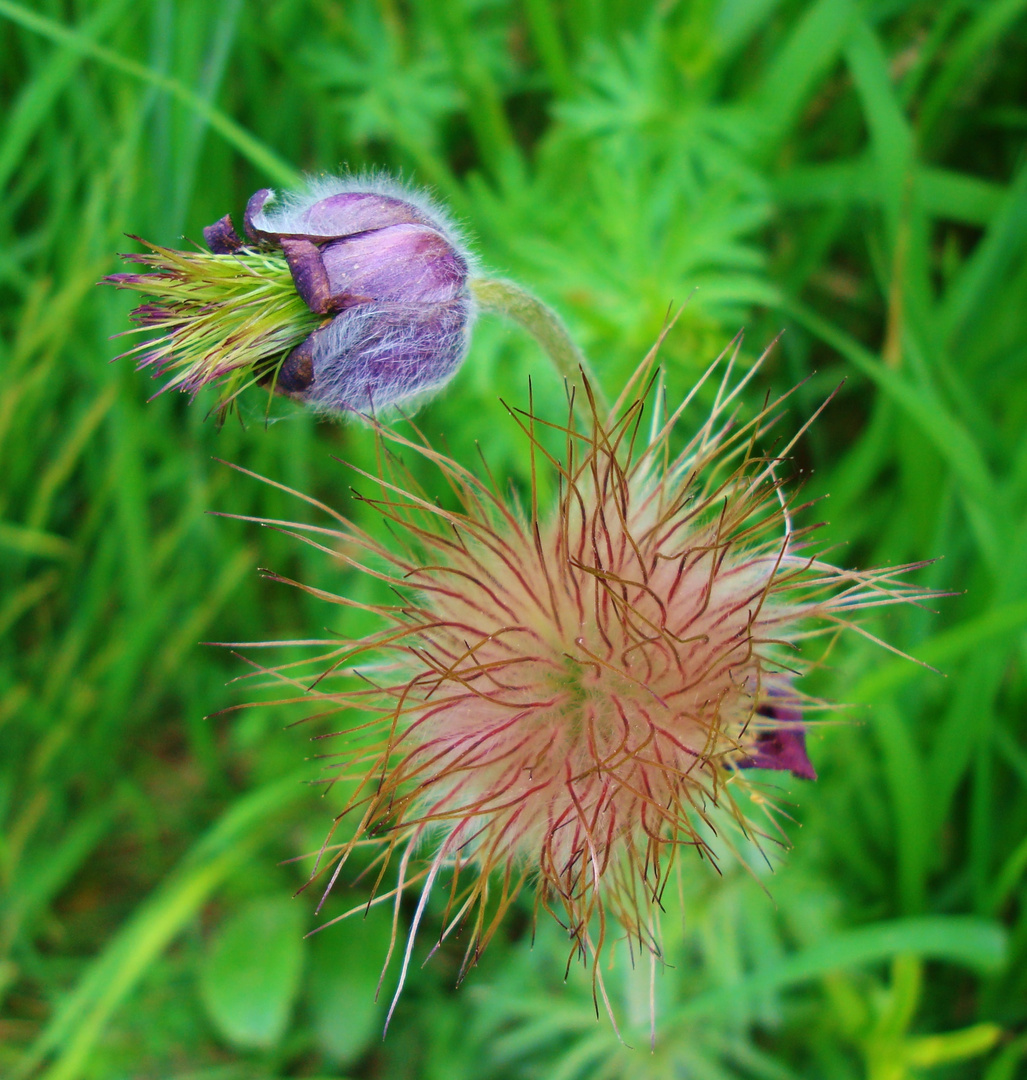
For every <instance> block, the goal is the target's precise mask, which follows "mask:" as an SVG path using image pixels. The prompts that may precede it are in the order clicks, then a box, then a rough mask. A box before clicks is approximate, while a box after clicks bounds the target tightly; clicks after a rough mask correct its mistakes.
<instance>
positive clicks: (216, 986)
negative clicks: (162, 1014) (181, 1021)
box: [200, 896, 306, 1050]
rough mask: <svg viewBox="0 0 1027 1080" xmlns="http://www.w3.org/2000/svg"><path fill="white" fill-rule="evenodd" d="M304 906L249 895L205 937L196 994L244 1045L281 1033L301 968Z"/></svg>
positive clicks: (262, 1043) (269, 1041) (271, 1040)
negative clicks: (198, 990) (204, 948)
mask: <svg viewBox="0 0 1027 1080" xmlns="http://www.w3.org/2000/svg"><path fill="white" fill-rule="evenodd" d="M305 919H306V909H305V907H304V906H303V903H302V902H301V901H300V900H297V899H295V898H293V897H290V896H267V897H260V898H259V899H256V900H251V901H249V902H248V903H246V904H245V905H244V906H243V907H242V908H241V909H240V910H238V911H235V912H233V913H232V914H231V915H230V916H229V917H228V918H227V919H226V920H225V922H224V923H222V925H221V926H220V927H219V928H218V930H217V933H216V934H215V935H214V937H213V939H212V940H211V941H210V943H209V945H208V949H207V955H206V957H205V958H204V962H203V966H202V969H201V972H200V996H201V997H202V999H203V1004H204V1005H205V1006H206V1008H207V1014H208V1015H209V1016H210V1018H211V1020H213V1022H214V1025H215V1027H216V1028H217V1029H218V1031H219V1032H220V1033H221V1034H222V1035H223V1036H224V1037H225V1038H226V1039H227V1040H228V1041H229V1042H231V1043H234V1044H235V1045H236V1046H239V1047H242V1048H243V1049H247V1050H258V1049H267V1048H269V1047H272V1046H274V1045H276V1044H277V1043H278V1041H279V1040H280V1039H281V1038H282V1036H283V1035H284V1034H285V1029H286V1027H287V1026H288V1023H289V1017H290V1014H291V1012H292V1006H293V1002H294V1001H295V999H296V994H297V992H298V990H299V986H300V976H301V975H302V972H303V954H304V951H305V949H304V941H303V929H304V921H305Z"/></svg>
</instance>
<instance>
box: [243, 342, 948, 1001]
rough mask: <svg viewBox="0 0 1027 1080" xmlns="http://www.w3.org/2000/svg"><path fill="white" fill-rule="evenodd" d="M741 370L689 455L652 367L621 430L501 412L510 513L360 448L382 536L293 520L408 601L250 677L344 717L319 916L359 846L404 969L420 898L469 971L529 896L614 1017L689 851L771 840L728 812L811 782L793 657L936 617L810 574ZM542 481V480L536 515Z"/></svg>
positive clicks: (773, 415)
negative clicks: (845, 633) (767, 780)
mask: <svg viewBox="0 0 1027 1080" xmlns="http://www.w3.org/2000/svg"><path fill="white" fill-rule="evenodd" d="M735 347H736V348H737V342H736V343H735ZM734 357H735V352H734V351H732V352H731V353H730V356H729V358H728V359H727V360H724V359H723V358H722V359H721V361H720V362H721V363H722V364H723V367H724V368H725V373H724V375H723V379H722V381H721V383H720V386H719V390H718V391H717V394H716V400H715V403H714V405H713V408H712V411H711V412H710V414H709V416H708V417H707V419H706V420H705V422H704V423H703V424H702V426H701V427H700V428H699V430H698V432H697V433H696V434H694V435H693V436H692V437H691V438H690V439H688V440H687V441H686V442H685V444H684V446H683V447H681V446H680V444H681V442H682V441H684V440H682V437H681V428H682V426H683V425H682V417H683V414H684V411H685V409H686V407H687V406H688V405H689V404H690V403H691V401H692V400H693V399H694V396H695V394H696V392H697V391H698V387H697V388H696V390H694V391H693V392H692V393H691V394H690V395H689V397H688V398H687V399H686V400H685V401H684V402H683V403H682V404H681V405H680V406H678V407H677V408H675V409H673V410H672V411H670V412H669V414H668V413H667V411H666V409H665V408H664V405H663V400H662V394H661V391H660V389H659V380H656V385H655V386H654V384H653V383H652V382H649V383H648V386H647V384H646V379H647V378H648V376H647V374H646V372H647V371H648V369H649V364H648V363H647V364H646V365H643V367H642V368H640V369H639V371H638V372H636V375H635V377H634V378H633V379H632V380H631V382H630V383H629V385H628V387H627V388H626V389H625V391H624V392H623V393H622V395H621V397H620V400H619V401H618V402H617V404H616V406H615V407H614V410H613V412H612V415H611V417H610V418H606V417H605V416H601V415H598V414H597V411H596V410H595V408H594V407H593V408H592V409H591V413H590V416H591V419H590V421H589V422H586V423H585V424H582V423H580V422H579V421H577V420H576V419H575V410H574V409H573V408H572V409H571V410H570V416H569V417H568V418H567V419H566V420H565V421H559V422H558V421H554V420H553V419H547V418H544V417H542V416H540V415H537V414H536V412H535V411H534V409H533V408H531V407H529V408H528V409H527V410H521V409H510V410H509V411H510V415H511V416H512V418H513V420H514V422H515V423H516V424H517V425H518V427H519V428H520V431H521V434H522V436H523V438H524V440H525V452H526V454H527V455H528V456H529V457H530V463H531V475H532V487H531V491H530V494H529V501H528V503H527V505H525V506H523V507H522V506H521V505H520V503H519V502H518V501H517V499H516V498H515V497H514V496H512V495H511V493H510V491H509V488H508V487H507V486H506V485H503V484H498V483H496V482H494V481H493V480H492V478H491V477H490V476H488V474H487V473H486V475H485V476H484V477H482V476H480V475H478V474H476V473H475V472H473V471H471V470H469V469H467V468H464V467H463V466H461V465H459V464H458V463H456V462H455V461H452V460H450V459H449V458H448V457H446V456H445V455H444V454H442V453H440V452H439V451H438V450H436V449H434V448H433V447H432V446H431V445H430V444H429V443H428V442H427V440H424V439H422V438H420V437H419V436H418V435H417V434H416V433H415V435H413V436H410V437H405V436H403V435H402V434H400V433H399V432H398V431H396V430H393V429H390V428H387V427H384V426H381V425H376V426H375V432H376V435H377V437H378V439H379V443H380V455H379V460H380V474H379V475H378V476H377V477H375V476H372V475H370V474H364V473H360V476H361V477H362V479H363V480H364V481H367V482H370V483H372V484H374V485H376V487H377V494H370V493H368V494H360V495H357V496H356V497H357V498H358V499H360V500H361V501H362V502H364V503H366V504H368V506H370V507H371V508H373V509H374V510H375V511H377V513H378V514H379V515H380V516H381V518H382V519H383V521H384V522H385V523H386V525H387V526H388V531H389V534H390V536H391V537H393V539H392V541H390V542H389V543H387V544H386V543H382V542H379V541H378V540H376V539H374V538H373V537H372V536H371V535H369V534H368V533H367V532H365V531H364V530H362V529H361V528H359V527H358V526H357V525H356V524H355V523H354V522H353V521H351V520H350V519H349V518H347V517H345V516H344V515H341V514H338V513H335V512H332V513H333V517H334V522H333V524H332V525H331V526H330V527H328V528H322V527H313V526H302V525H295V526H292V525H285V527H286V528H289V529H291V530H292V531H294V532H295V533H296V534H297V535H299V536H302V537H304V538H305V539H306V540H307V541H308V542H309V543H312V544H314V545H315V546H318V547H320V548H322V549H323V550H324V551H325V552H326V553H328V554H329V555H330V556H331V557H333V558H335V559H337V560H338V561H339V562H341V563H342V564H344V565H345V566H348V567H349V568H351V569H353V570H356V571H358V572H361V573H363V574H367V575H369V576H371V577H373V578H375V579H377V580H378V581H380V582H383V583H385V584H386V585H388V586H389V587H391V588H392V589H393V590H395V592H396V593H397V594H398V595H399V599H398V601H397V602H396V603H392V604H382V605H380V606H372V608H371V610H372V611H374V612H375V613H376V614H377V616H378V618H379V619H380V622H381V629H380V630H379V631H377V632H375V633H372V634H370V635H368V636H366V637H362V638H359V639H356V640H350V641H343V642H342V643H340V642H338V641H337V640H334V641H325V642H320V643H317V642H307V643H305V644H323V645H324V646H326V647H327V651H326V652H324V653H322V654H321V655H319V656H318V657H317V658H316V659H313V660H311V661H309V662H307V661H304V662H303V663H302V664H299V665H290V666H286V667H283V668H279V669H268V668H263V667H260V668H259V670H261V671H263V672H265V673H267V672H270V673H271V674H272V675H273V677H274V679H275V680H277V681H281V682H283V683H285V684H287V685H289V686H291V687H294V688H296V690H297V691H298V696H299V698H300V700H302V701H306V702H311V703H314V702H316V703H317V711H318V712H319V714H321V715H324V714H325V713H329V714H330V713H334V712H338V713H339V715H340V716H341V720H342V725H341V728H340V730H339V731H337V732H335V733H334V735H333V736H332V737H333V738H335V739H337V740H338V741H339V742H340V744H341V749H340V750H339V752H338V756H339V757H340V758H341V759H342V764H341V765H339V766H338V767H337V776H340V777H341V776H345V777H348V778H349V779H350V780H351V781H353V787H352V795H351V797H350V798H349V800H348V802H347V804H346V806H345V807H344V808H343V810H342V813H341V814H340V817H339V820H340V821H342V820H343V819H344V818H350V817H351V816H352V818H353V819H354V820H355V828H354V831H353V835H352V838H351V839H349V840H346V841H343V842H336V841H335V840H334V839H333V837H332V836H330V837H329V838H328V840H327V841H326V843H325V846H324V848H323V849H322V851H321V853H320V855H319V857H318V859H317V865H316V867H315V870H314V873H313V878H312V879H320V880H324V878H325V877H327V879H328V880H327V887H326V889H325V893H326V894H327V890H328V889H330V888H331V886H332V884H334V883H335V881H336V880H337V879H338V878H339V876H340V875H341V874H342V872H343V869H344V867H345V866H346V865H347V862H348V860H349V859H350V858H351V857H352V855H353V854H354V852H355V851H357V850H358V849H360V848H365V847H367V846H368V845H370V846H372V847H373V848H376V849H377V850H378V855H377V858H376V861H375V863H374V864H373V866H372V874H375V875H376V883H375V898H374V901H373V902H375V903H379V902H391V903H392V904H393V905H394V910H395V912H396V918H397V919H398V912H399V902H400V899H401V898H402V897H403V895H405V894H406V893H407V891H409V890H412V889H415V890H419V900H418V904H417V908H416V913H415V917H414V920H413V929H412V930H411V933H410V937H409V939H408V942H407V945H406V948H405V952H404V957H403V960H402V968H403V973H404V974H405V971H406V966H407V964H408V963H409V960H410V955H411V949H412V946H413V940H414V935H415V934H416V930H417V925H418V923H419V922H420V920H421V918H422V916H423V914H424V910H425V905H426V903H427V899H428V897H429V895H430V894H431V893H432V891H433V889H435V888H436V887H440V886H442V884H443V882H445V886H444V887H445V892H446V894H447V896H448V902H447V906H446V909H445V913H444V915H443V929H442V932H441V938H445V937H447V936H448V935H449V934H450V933H451V932H452V931H453V930H454V929H456V928H457V927H460V926H465V927H468V928H469V930H468V932H467V934H466V941H467V947H466V953H465V957H464V965H463V969H462V972H461V974H463V972H464V971H466V969H467V968H468V967H469V966H471V965H473V964H474V963H475V962H476V961H477V959H478V957H479V956H480V954H481V951H482V950H483V949H484V948H485V946H486V945H487V943H488V941H489V939H490V938H491V937H492V935H493V934H494V933H495V931H496V929H497V927H498V926H499V925H500V924H501V922H502V919H503V916H504V914H505V913H506V911H507V910H508V908H509V906H510V905H511V903H512V902H513V900H514V898H515V897H516V896H517V895H518V893H519V892H521V891H522V890H523V889H524V888H526V887H527V888H530V889H532V890H533V891H534V894H535V898H536V910H540V909H544V910H546V911H548V912H551V913H552V914H553V915H554V916H555V917H556V918H557V919H558V920H559V921H560V923H561V924H562V925H563V927H564V928H565V929H566V931H567V933H568V935H569V938H570V941H571V944H572V950H573V951H572V955H573V952H577V953H579V954H580V955H581V956H582V957H585V958H587V959H588V960H589V962H590V963H591V966H592V972H593V978H594V980H595V986H596V988H597V993H598V994H600V995H602V996H603V997H604V999H605V991H604V989H603V985H602V974H601V969H600V967H599V959H600V957H601V955H602V953H603V950H604V947H605V945H606V943H607V941H608V939H609V937H610V934H611V930H612V926H613V925H619V927H620V928H621V933H623V934H626V935H627V936H628V937H629V938H630V939H632V940H634V941H635V942H636V943H638V944H639V945H640V946H641V947H642V949H643V950H648V951H649V952H650V953H651V954H652V955H653V956H657V955H658V954H659V934H658V930H657V928H656V927H657V921H658V916H659V912H660V907H661V905H660V897H661V894H662V892H663V889H664V886H665V884H666V882H667V873H668V869H669V867H670V865H671V863H672V862H673V860H674V859H675V857H676V855H677V854H678V852H679V851H680V850H681V849H682V848H694V849H695V850H696V851H698V852H699V853H700V854H701V855H703V856H706V857H708V858H709V859H710V860H711V861H714V862H716V860H717V859H718V858H719V857H720V852H719V850H717V848H718V845H719V842H718V844H715V843H714V841H713V837H714V835H717V836H719V837H720V840H721V841H724V842H728V843H729V844H730V841H729V840H727V838H728V837H729V836H730V833H731V832H732V829H733V830H734V831H735V832H736V833H737V834H739V835H740V836H742V837H744V838H745V842H755V843H757V844H760V843H761V842H762V841H764V840H767V839H768V838H769V839H773V838H774V832H773V828H771V831H769V832H768V831H767V828H766V827H764V826H761V825H760V824H759V823H757V822H755V821H752V820H748V819H747V818H746V815H745V811H744V809H743V807H744V805H745V803H746V800H745V799H744V798H740V797H738V796H739V795H740V794H741V793H744V792H745V791H746V790H748V789H751V787H752V784H753V780H752V776H753V774H752V772H751V771H750V770H751V769H752V768H754V767H758V768H761V769H777V770H783V771H788V772H790V773H791V774H793V775H795V776H798V777H804V778H813V777H815V772H814V770H813V766H812V764H811V762H810V760H809V757H808V755H807V753H806V748H805V740H804V731H805V727H806V714H807V713H808V712H809V710H810V708H811V707H820V706H821V704H822V703H820V702H814V701H811V700H810V699H809V698H808V697H807V696H806V695H805V694H804V693H803V692H802V691H801V689H800V688H799V686H798V682H799V677H800V676H801V674H802V673H803V672H804V671H805V670H807V669H808V667H809V666H810V665H811V664H812V663H814V662H815V659H816V657H815V655H811V654H810V652H809V650H810V642H811V641H812V640H813V639H814V638H816V637H817V635H819V634H832V635H833V634H835V633H836V632H837V630H838V629H839V628H846V627H854V628H856V629H859V627H858V624H857V622H856V621H855V620H856V619H857V617H858V615H859V613H860V612H861V611H862V610H863V609H864V608H868V607H878V606H881V605H887V604H896V603H909V602H915V601H917V600H918V599H920V598H922V597H924V596H926V595H929V594H928V593H927V592H925V590H922V589H918V588H916V587H914V586H912V585H909V584H907V583H905V581H904V575H905V574H906V573H907V572H908V571H909V570H911V569H913V567H911V566H903V567H889V568H885V569H878V570H871V571H852V570H844V569H841V568H838V567H835V566H833V565H831V564H830V563H828V562H826V561H824V560H822V559H821V558H819V557H818V556H817V554H816V551H815V550H814V549H813V547H812V546H811V533H812V530H813V527H811V526H810V527H803V528H796V527H794V526H793V524H792V520H793V516H794V514H795V512H796V511H797V510H798V509H800V508H799V507H798V506H796V504H795V498H796V496H795V495H794V494H789V493H788V491H787V490H786V488H785V486H784V484H783V481H782V479H781V475H780V474H781V472H782V471H783V470H784V469H785V468H787V464H786V463H787V459H788V455H789V453H790V451H791V448H792V446H793V445H794V442H795V439H797V438H798V437H799V436H798V435H796V436H795V438H793V439H791V440H789V441H788V442H787V443H786V444H785V445H784V446H783V447H780V448H779V449H777V450H776V451H775V452H773V453H767V452H765V451H761V449H760V447H761V446H762V445H764V444H765V443H766V441H767V440H768V439H770V438H771V436H772V432H771V429H772V428H773V427H774V425H775V424H776V423H777V422H778V420H779V419H780V416H781V414H782V413H781V408H780V406H781V405H782V403H783V402H784V398H782V399H781V400H780V401H778V402H775V403H774V404H772V405H768V406H767V407H765V408H764V409H762V410H761V411H760V412H758V414H757V415H756V416H754V417H753V418H752V419H750V420H748V421H742V420H740V419H739V410H738V402H739V397H740V394H741V392H742V390H743V388H744V387H745V385H746V384H747V382H748V381H749V379H750V378H751V377H752V372H750V373H749V374H748V375H746V376H745V377H743V378H741V379H738V380H737V381H736V382H734V383H732V372H733V370H734ZM650 363H651V358H650ZM715 367H716V365H714V368H711V369H710V371H709V372H707V376H706V378H709V377H710V376H711V375H712V373H713V371H714V369H715ZM753 370H755V369H753ZM587 385H588V384H587V382H586V389H587ZM700 385H701V384H700ZM786 397H787V395H786ZM579 412H580V410H579ZM647 412H648V416H646V413H647ZM644 426H645V427H647V428H648V430H644ZM802 430H805V427H804V428H803V429H802ZM800 434H801V431H800ZM554 437H555V439H554ZM557 442H558V443H559V444H560V448H559V449H557V448H556V443H557ZM404 455H405V456H410V455H416V456H419V457H421V458H423V459H424V460H425V461H426V462H428V463H429V464H430V465H432V466H434V467H435V468H436V469H437V470H438V471H439V473H440V474H441V476H442V478H443V479H444V481H445V484H446V486H447V487H448V489H449V490H450V491H452V493H453V494H454V496H455V499H456V503H457V506H456V508H447V507H445V506H443V505H440V504H439V503H438V502H436V501H434V500H433V499H431V498H430V497H429V496H428V495H427V494H426V493H425V492H423V491H422V490H421V489H420V488H419V487H418V486H417V484H416V483H415V481H414V479H413V477H412V475H411V474H410V472H408V471H407V470H406V469H405V468H404V467H403V465H402V462H401V456H404ZM542 469H547V470H551V471H552V472H554V473H555V477H556V480H557V487H558V497H557V499H556V501H555V505H552V506H549V507H546V506H544V505H540V501H541V500H540V496H539V485H538V479H539V476H540V472H541V470H542ZM357 471H358V472H359V470H357ZM315 505H320V504H315ZM322 509H324V508H323V507H322ZM276 524H278V525H280V526H281V525H284V524H285V523H276ZM310 591H311V592H315V593H316V595H318V596H320V597H322V598H324V599H326V600H328V601H330V602H332V603H335V604H338V605H340V606H341V607H342V608H344V609H346V608H359V609H361V610H364V611H366V610H367V605H366V604H363V603H358V602H357V601H356V600H353V599H351V598H349V597H348V596H347V595H345V594H341V593H340V594H337V595H336V594H328V593H324V592H320V591H315V590H310ZM861 632H864V633H865V631H861ZM309 672H314V673H316V678H315V679H314V682H313V685H311V681H310V678H311V677H310V675H309V674H307V673H309ZM333 768H335V766H333ZM760 801H761V802H763V803H764V805H765V806H766V805H767V800H766V799H761V800H760ZM771 817H772V818H773V814H771ZM394 861H395V862H398V869H397V871H396V873H397V880H396V882H395V884H390V885H386V884H385V882H386V874H387V869H388V867H389V866H390V864H392V863H393V862H394ZM440 940H441V939H440ZM400 984H401V985H402V978H401V980H400ZM397 995H398V991H397ZM394 1004H395V1002H394ZM390 1015H391V1014H390Z"/></svg>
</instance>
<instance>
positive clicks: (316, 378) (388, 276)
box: [204, 178, 473, 411]
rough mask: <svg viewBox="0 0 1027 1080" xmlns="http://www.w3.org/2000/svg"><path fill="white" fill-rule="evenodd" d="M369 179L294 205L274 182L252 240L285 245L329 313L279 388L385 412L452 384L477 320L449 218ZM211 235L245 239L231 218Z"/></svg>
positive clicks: (256, 203)
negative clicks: (277, 192) (364, 183)
mask: <svg viewBox="0 0 1027 1080" xmlns="http://www.w3.org/2000/svg"><path fill="white" fill-rule="evenodd" d="M360 183H361V181H356V180H352V179H349V178H344V179H341V180H329V181H322V182H319V183H316V184H314V185H313V186H312V189H311V191H310V192H309V193H308V194H306V195H294V196H288V197H286V198H285V199H283V200H279V199H277V198H276V197H275V196H274V193H273V192H271V191H270V190H268V189H266V188H265V189H262V190H260V191H258V192H256V193H255V194H254V195H253V196H252V197H251V198H250V200H249V203H248V204H247V206H246V213H245V216H244V228H245V232H246V236H247V237H248V239H249V241H250V243H252V244H255V245H257V246H259V247H262V248H279V249H280V250H281V251H282V252H283V254H284V255H285V257H286V260H287V261H288V264H289V269H290V271H291V273H292V277H293V281H294V283H295V285H296V291H297V292H298V293H299V295H300V296H301V297H302V299H303V300H304V302H305V303H306V304H307V306H308V307H309V308H310V310H311V311H313V312H314V313H316V314H319V315H324V316H325V322H324V323H323V324H322V325H321V326H320V327H318V328H317V329H316V330H314V331H313V332H312V333H311V334H310V335H309V336H308V337H307V338H306V339H305V340H304V341H303V342H302V343H301V344H300V345H298V346H297V347H296V348H295V349H293V350H292V352H291V353H290V354H289V356H288V357H286V359H285V361H284V363H283V364H282V366H281V368H280V370H279V372H278V377H277V388H278V389H279V390H280V391H282V392H284V393H286V394H288V395H289V396H291V397H293V398H296V399H298V400H300V401H304V402H306V403H307V404H310V405H312V406H314V407H315V408H321V409H325V410H327V411H347V410H356V411H368V410H374V409H377V408H381V407H385V406H389V405H393V404H397V403H398V402H401V401H403V400H405V399H407V398H410V397H413V396H416V395H418V394H420V393H422V392H425V391H429V390H432V389H435V388H437V387H438V386H440V385H442V384H443V383H445V382H446V381H447V380H448V379H449V378H450V377H451V376H452V375H453V374H454V373H455V372H456V370H457V368H458V367H459V366H460V363H461V361H462V360H463V358H464V355H465V353H466V351H467V339H468V334H469V329H470V323H471V320H472V317H473V307H472V302H471V299H470V293H469V290H468V285H467V279H468V273H469V267H468V259H467V256H466V255H465V254H464V253H463V252H462V250H461V244H460V241H459V238H458V237H457V236H456V235H455V233H454V231H453V229H452V228H451V227H450V226H449V225H448V223H446V222H445V221H444V220H442V218H441V217H440V216H439V215H438V212H437V211H435V210H434V208H432V207H422V206H420V205H417V204H415V203H414V202H410V201H408V200H407V198H401V197H399V195H397V194H394V193H393V192H392V191H391V190H370V191H369V190H360V189H359V187H358V186H357V185H358V184H360ZM371 186H372V187H373V186H376V185H375V182H373V181H372V182H371ZM377 186H379V187H380V186H382V185H380V184H378V185H377ZM403 194H404V195H408V193H406V192H403ZM204 237H205V239H206V241H207V243H208V245H209V246H210V249H211V251H213V252H214V253H216V254H218V253H228V252H231V251H234V250H237V248H238V247H239V246H240V245H241V244H242V241H241V240H240V238H239V237H238V235H237V234H236V233H235V230H234V229H233V228H232V226H231V221H230V220H228V219H227V218H223V219H222V220H221V221H219V222H216V223H215V224H214V225H211V226H209V227H208V228H207V229H205V230H204Z"/></svg>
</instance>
